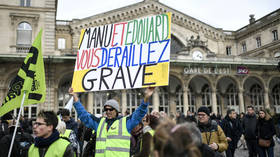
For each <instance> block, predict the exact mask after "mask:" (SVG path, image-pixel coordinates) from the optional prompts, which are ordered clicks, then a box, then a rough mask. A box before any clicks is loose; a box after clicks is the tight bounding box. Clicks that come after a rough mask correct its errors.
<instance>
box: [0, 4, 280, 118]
mask: <svg viewBox="0 0 280 157" xmlns="http://www.w3.org/2000/svg"><path fill="white" fill-rule="evenodd" d="M56 12H57V0H36V1H35V0H13V1H1V2H0V15H1V16H0V20H1V23H2V24H1V25H0V34H1V35H0V40H1V42H0V47H1V49H0V100H1V102H2V101H3V99H4V97H6V94H7V91H8V89H9V84H10V82H11V81H12V79H13V78H14V77H15V76H16V74H17V72H18V69H19V67H20V66H21V64H22V62H23V60H24V58H25V56H26V53H27V52H28V48H29V47H30V45H31V43H32V41H33V40H34V38H35V36H36V34H37V33H38V32H39V30H40V28H43V29H44V32H43V45H42V46H43V55H44V62H45V73H46V86H47V92H46V93H47V95H46V101H45V103H44V104H39V105H31V106H29V107H25V109H24V116H25V117H29V118H31V117H32V118H33V117H35V115H36V113H37V112H38V111H39V110H40V109H50V110H54V111H57V110H58V109H59V108H62V107H63V106H64V105H65V103H66V102H67V101H68V99H69V96H68V95H67V91H68V88H69V87H70V85H71V81H72V77H73V71H74V65H75V59H76V53H77V48H78V42H79V36H80V31H81V29H82V28H87V27H94V26H101V25H105V24H110V23H116V22H121V21H128V20H132V19H136V18H140V17H145V16H151V15H156V14H161V13H166V12H171V13H172V18H171V22H172V26H171V34H172V35H171V58H170V59H171V64H170V77H169V86H166V87H158V88H156V91H155V93H154V94H153V97H152V99H151V104H152V105H151V106H150V110H151V109H156V110H159V111H165V112H167V113H169V114H171V113H175V112H176V111H177V110H181V111H183V112H185V113H186V111H187V110H191V111H194V112H195V111H196V110H197V108H198V107H199V106H202V105H206V106H208V107H209V108H210V109H211V110H212V111H213V112H216V113H223V114H224V113H225V111H226V110H227V109H228V108H235V109H236V111H237V112H244V111H245V108H246V106H247V105H253V106H254V107H255V108H257V109H260V108H270V109H271V110H274V111H275V112H278V113H279V112H280V77H279V74H280V72H279V71H278V70H277V63H278V60H277V58H278V57H279V56H280V40H279V35H278V32H279V31H280V9H278V10H276V11H273V12H271V13H270V14H268V15H266V16H264V17H262V18H260V19H257V20H255V18H254V16H253V15H251V16H250V19H249V21H248V25H246V26H244V27H242V28H240V29H239V30H235V31H225V30H223V29H220V28H215V27H212V26H210V25H208V24H206V23H203V22H202V21H199V20H197V19H195V18H193V17H190V16H188V15H185V14H183V13H181V12H179V11H177V10H175V9H173V8H170V7H168V6H166V5H164V4H162V3H160V2H159V1H158V0H144V1H143V2H140V3H136V4H133V5H130V6H126V7H123V8H119V9H116V10H112V11H108V12H105V13H102V14H98V15H93V16H91V15H89V17H87V18H83V19H73V20H72V21H61V20H56ZM65 14H67V13H65ZM244 16H248V15H244ZM142 92H143V89H133V90H118V91H105V92H89V93H83V94H81V100H82V101H83V103H84V104H85V106H86V109H87V110H88V111H90V112H92V113H101V112H102V104H103V103H104V102H105V101H106V100H107V99H108V98H110V97H115V98H117V99H118V101H120V103H121V108H122V112H124V111H125V110H127V109H128V110H130V112H132V111H133V110H134V109H135V108H136V107H137V106H138V105H139V103H140V99H141V98H142V95H141V93H142Z"/></svg>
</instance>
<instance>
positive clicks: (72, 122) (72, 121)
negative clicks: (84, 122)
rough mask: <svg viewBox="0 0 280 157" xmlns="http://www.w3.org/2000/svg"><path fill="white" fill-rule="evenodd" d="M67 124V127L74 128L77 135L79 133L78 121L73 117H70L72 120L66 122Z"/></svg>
mask: <svg viewBox="0 0 280 157" xmlns="http://www.w3.org/2000/svg"><path fill="white" fill-rule="evenodd" d="M65 124H66V129H70V130H73V131H74V132H75V134H76V135H77V134H78V123H77V122H75V120H74V119H73V118H70V120H69V121H67V122H65Z"/></svg>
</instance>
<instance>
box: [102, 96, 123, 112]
mask: <svg viewBox="0 0 280 157" xmlns="http://www.w3.org/2000/svg"><path fill="white" fill-rule="evenodd" d="M105 106H111V107H112V108H114V109H115V110H117V111H118V112H120V108H119V103H118V102H117V101H116V100H114V99H110V100H108V101H106V102H105V104H104V107H105Z"/></svg>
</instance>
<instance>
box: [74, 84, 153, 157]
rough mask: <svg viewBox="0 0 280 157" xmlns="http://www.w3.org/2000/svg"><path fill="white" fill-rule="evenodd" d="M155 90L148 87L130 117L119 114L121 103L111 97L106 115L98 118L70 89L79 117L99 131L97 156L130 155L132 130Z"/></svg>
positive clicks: (117, 156) (87, 125) (127, 156)
mask: <svg viewBox="0 0 280 157" xmlns="http://www.w3.org/2000/svg"><path fill="white" fill-rule="evenodd" d="M153 92H154V87H149V88H147V89H146V91H145V96H144V100H142V102H141V105H140V106H139V107H138V108H137V109H136V110H135V112H133V113H132V115H130V116H128V117H120V116H118V112H119V109H120V108H119V104H118V102H117V101H116V100H114V99H110V100H108V101H107V102H105V104H104V105H103V106H104V111H105V112H106V117H102V118H97V117H95V116H94V115H91V114H90V113H88V112H87V111H86V110H85V108H84V107H83V105H82V104H81V102H80V101H79V98H78V96H77V94H76V93H75V92H73V88H70V89H69V94H70V95H72V96H73V97H74V102H75V103H74V107H75V109H76V111H77V113H78V117H79V119H80V120H81V121H82V122H83V123H84V124H85V126H86V127H88V128H92V129H94V130H95V131H96V132H97V135H96V150H95V157H109V156H114V157H129V150H130V132H131V130H132V129H133V128H134V127H135V126H136V125H138V124H139V123H140V122H141V120H142V118H143V117H144V116H145V114H146V113H147V108H148V105H149V103H148V100H149V98H150V97H151V95H152V94H153Z"/></svg>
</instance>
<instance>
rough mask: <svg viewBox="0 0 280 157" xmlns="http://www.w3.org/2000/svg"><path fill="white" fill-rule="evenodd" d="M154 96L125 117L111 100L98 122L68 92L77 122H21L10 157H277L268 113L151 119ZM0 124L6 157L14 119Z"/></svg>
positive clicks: (57, 116) (278, 123)
mask: <svg viewBox="0 0 280 157" xmlns="http://www.w3.org/2000/svg"><path fill="white" fill-rule="evenodd" d="M153 91H154V88H147V89H146V91H145V93H144V98H143V101H142V102H141V104H140V106H138V108H137V109H136V110H135V111H134V112H133V113H129V112H126V113H125V114H124V116H121V113H120V105H119V103H118V102H117V101H116V100H114V99H110V100H108V101H107V102H105V103H104V104H103V109H104V114H103V115H102V116H101V115H93V114H91V113H89V112H87V111H86V110H85V108H84V107H83V105H82V102H81V101H80V100H79V98H78V96H77V94H76V93H74V92H73V90H72V89H71V88H70V89H69V94H70V95H72V96H73V97H74V108H75V110H76V111H77V114H78V118H79V120H78V121H77V122H76V121H75V120H74V119H73V118H72V117H71V116H70V111H69V110H68V109H62V110H60V111H59V112H57V113H54V112H53V111H40V112H39V113H38V115H37V118H36V120H35V121H33V122H32V121H31V120H29V119H25V118H24V117H21V118H20V125H19V126H18V127H17V132H16V135H15V142H14V145H13V149H12V152H11V157H17V156H23V157H25V156H30V157H37V156H38V157H44V156H45V157H47V156H54V157H56V156H57V157H74V156H76V157H99V156H100V157H101V156H102V157H109V156H112V157H113V156H114V157H118V156H120V157H222V156H226V157H234V154H235V151H236V149H237V148H243V149H247V150H248V156H249V157H257V156H259V157H266V156H268V157H273V156H274V155H275V153H274V147H275V142H280V140H279V139H280V137H279V134H280V133H279V132H280V120H279V117H276V118H275V119H276V120H274V119H273V118H272V116H271V115H270V113H269V112H268V111H267V110H259V111H255V110H254V108H253V107H252V106H248V107H247V113H246V114H244V113H241V114H240V115H238V114H237V112H236V111H235V110H234V109H228V110H227V113H226V115H225V116H220V115H215V114H214V113H211V112H210V110H209V108H208V107H205V106H201V107H199V108H198V110H197V112H196V113H192V112H191V111H188V112H187V113H185V114H184V113H183V112H181V111H177V113H175V114H170V116H168V115H167V113H164V112H162V111H161V112H158V111H152V112H150V113H149V112H147V108H148V105H149V103H148V102H149V98H150V97H151V95H152V94H153ZM172 115H174V116H172ZM0 124H1V128H0V148H1V149H0V157H2V156H3V157H7V156H8V152H9V148H10V143H11V141H12V136H13V131H14V129H15V124H16V123H15V117H13V115H12V114H10V113H8V114H6V115H4V116H2V117H1V123H0ZM275 135H276V136H275ZM274 139H275V140H274ZM240 143H241V145H240ZM241 146H243V147H241Z"/></svg>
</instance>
